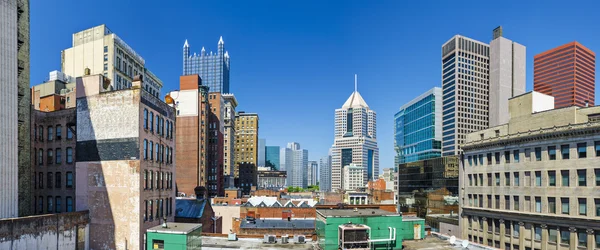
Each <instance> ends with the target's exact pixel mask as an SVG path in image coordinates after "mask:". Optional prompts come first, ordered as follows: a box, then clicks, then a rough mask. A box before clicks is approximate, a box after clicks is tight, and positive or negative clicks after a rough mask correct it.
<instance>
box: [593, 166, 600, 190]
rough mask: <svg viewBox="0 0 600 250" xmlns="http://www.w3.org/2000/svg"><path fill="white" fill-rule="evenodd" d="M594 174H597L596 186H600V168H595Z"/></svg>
mask: <svg viewBox="0 0 600 250" xmlns="http://www.w3.org/2000/svg"><path fill="white" fill-rule="evenodd" d="M594 174H595V175H596V186H599V187H600V168H596V169H594Z"/></svg>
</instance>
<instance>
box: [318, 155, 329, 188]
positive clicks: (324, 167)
mask: <svg viewBox="0 0 600 250" xmlns="http://www.w3.org/2000/svg"><path fill="white" fill-rule="evenodd" d="M319 190H320V191H324V192H329V191H331V155H327V156H323V157H321V159H319Z"/></svg>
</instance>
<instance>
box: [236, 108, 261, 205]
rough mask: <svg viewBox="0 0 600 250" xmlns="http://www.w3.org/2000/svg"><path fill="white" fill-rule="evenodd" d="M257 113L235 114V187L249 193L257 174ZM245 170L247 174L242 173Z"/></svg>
mask: <svg viewBox="0 0 600 250" xmlns="http://www.w3.org/2000/svg"><path fill="white" fill-rule="evenodd" d="M257 164H258V114H255V113H246V112H243V111H240V112H238V113H236V114H235V167H234V176H235V178H236V179H237V180H236V187H240V188H242V191H243V192H244V194H249V193H250V190H251V189H252V186H254V187H256V182H257V175H258V165H257ZM241 172H245V173H246V174H248V175H242V174H241Z"/></svg>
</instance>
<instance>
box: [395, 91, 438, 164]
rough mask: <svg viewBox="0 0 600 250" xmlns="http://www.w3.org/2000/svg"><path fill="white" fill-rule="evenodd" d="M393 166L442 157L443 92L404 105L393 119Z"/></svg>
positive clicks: (425, 95)
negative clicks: (394, 154) (394, 152)
mask: <svg viewBox="0 0 600 250" xmlns="http://www.w3.org/2000/svg"><path fill="white" fill-rule="evenodd" d="M394 122H395V126H394V149H395V150H396V159H395V166H396V167H397V166H398V164H402V163H408V162H413V161H420V160H425V159H430V158H435V157H440V156H441V155H442V89H441V88H438V87H435V88H433V89H430V90H429V91H427V92H425V93H423V94H421V95H420V96H419V97H417V98H415V99H413V100H412V101H410V102H408V103H407V104H404V105H403V106H402V107H400V111H399V112H398V113H396V115H395V116H394Z"/></svg>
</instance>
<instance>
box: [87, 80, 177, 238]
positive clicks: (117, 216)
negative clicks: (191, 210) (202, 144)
mask: <svg viewBox="0 0 600 250" xmlns="http://www.w3.org/2000/svg"><path fill="white" fill-rule="evenodd" d="M142 79H143V78H142V77H141V76H138V77H136V78H134V81H133V83H132V87H131V89H123V90H118V91H111V84H110V82H109V79H108V78H106V77H104V76H103V75H100V74H98V75H86V76H83V77H79V78H77V81H76V82H77V86H76V93H77V124H76V127H77V133H76V135H77V150H76V151H77V154H76V156H75V158H76V159H75V161H76V164H75V168H76V176H75V186H76V187H77V188H76V191H75V193H76V197H77V198H76V205H75V207H76V210H77V211H82V210H89V217H90V224H89V225H90V226H89V228H90V229H89V231H90V232H89V233H90V235H93V236H94V237H90V243H89V248H90V249H105V248H109V249H143V248H144V243H145V242H144V233H145V232H146V230H147V229H148V228H151V227H154V226H158V225H160V224H162V223H163V222H164V221H169V222H173V220H174V216H173V214H174V213H173V209H174V208H175V203H174V202H173V201H174V200H175V187H174V185H173V179H174V178H175V159H174V157H173V152H174V149H175V143H174V139H175V138H174V136H173V132H174V131H175V130H174V125H175V112H176V111H175V109H173V108H172V107H169V106H168V105H167V104H166V103H164V102H163V101H161V100H160V99H158V98H156V97H155V96H153V95H152V94H151V93H149V92H148V91H145V90H142V89H141V86H144V84H143V81H142Z"/></svg>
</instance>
